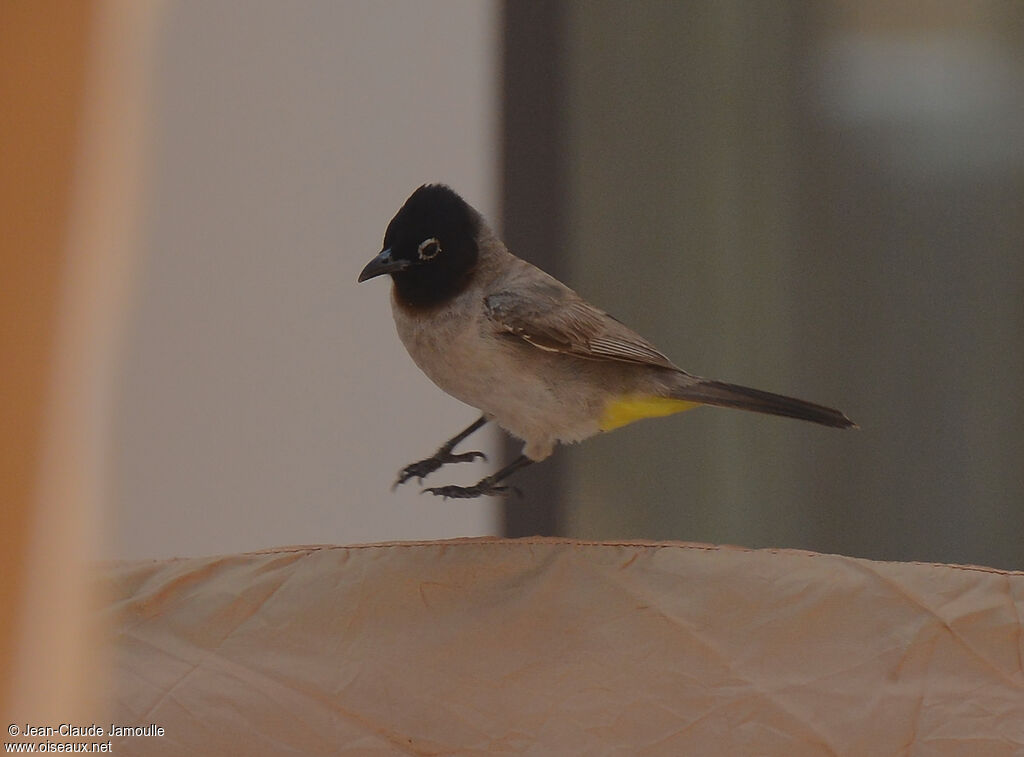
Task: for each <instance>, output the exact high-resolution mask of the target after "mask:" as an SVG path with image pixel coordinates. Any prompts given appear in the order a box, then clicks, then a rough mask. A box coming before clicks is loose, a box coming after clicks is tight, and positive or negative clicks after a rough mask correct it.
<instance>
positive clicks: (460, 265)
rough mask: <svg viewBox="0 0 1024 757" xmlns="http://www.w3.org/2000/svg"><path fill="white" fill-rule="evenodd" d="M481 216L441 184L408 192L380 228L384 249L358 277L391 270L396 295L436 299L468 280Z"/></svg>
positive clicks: (416, 301) (426, 302)
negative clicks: (405, 197) (385, 228)
mask: <svg viewBox="0 0 1024 757" xmlns="http://www.w3.org/2000/svg"><path fill="white" fill-rule="evenodd" d="M479 230H480V221H479V216H478V215H477V213H476V211H474V210H473V209H472V208H471V207H470V206H469V205H467V204H466V201H465V200H463V199H462V198H461V197H459V196H458V195H457V194H455V192H453V191H452V190H451V189H449V188H448V187H446V186H444V185H443V184H424V185H423V186H422V187H420V188H419V189H417V190H416V191H415V192H413V193H412V196H411V197H409V199H408V200H406V201H405V205H403V206H402V208H401V210H399V211H398V213H396V214H395V217H394V218H392V219H391V223H389V224H388V230H387V231H386V232H385V233H384V250H383V251H382V252H381V253H380V254H379V255H378V256H377V257H375V258H374V259H373V260H371V261H370V262H369V263H368V264H367V265H366V267H365V268H364V269H363V272H362V273H360V274H359V280H360V281H366V280H367V279H372V278H373V277H374V276H381V275H383V274H385V273H389V274H391V278H392V279H393V280H394V282H395V289H396V292H397V295H398V297H399V300H400V301H401V302H402V303H404V304H406V305H410V306H413V307H430V306H433V305H439V304H441V303H443V302H445V301H446V300H448V299H450V298H451V297H454V296H455V295H456V294H458V293H459V292H460V291H462V289H463V288H465V286H466V284H467V283H468V281H469V277H470V275H471V274H472V272H473V268H474V267H475V266H476V261H477V258H478V256H479V251H478V248H477V239H476V238H477V233H478V232H479Z"/></svg>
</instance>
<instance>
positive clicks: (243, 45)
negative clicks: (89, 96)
mask: <svg viewBox="0 0 1024 757" xmlns="http://www.w3.org/2000/svg"><path fill="white" fill-rule="evenodd" d="M165 10H166V12H165V14H164V23H163V26H162V28H161V30H160V37H159V40H158V50H157V64H156V68H155V71H154V75H153V82H154V93H153V94H154V112H153V123H154V134H153V144H154V152H153V154H152V156H151V161H150V162H151V165H152V171H151V174H150V177H149V183H148V186H147V193H146V194H147V198H148V207H147V211H146V213H145V228H144V239H143V242H144V256H145V257H144V261H143V270H142V276H141V280H140V283H139V287H138V290H137V297H136V301H135V310H134V313H133V319H132V324H131V333H130V339H129V343H128V349H127V361H126V367H125V370H124V373H123V380H122V386H121V394H120V399H119V404H118V406H117V408H116V414H117V431H118V434H117V437H118V449H117V468H116V480H117V483H118V488H119V492H118V503H119V515H118V517H117V520H116V523H115V524H114V528H113V530H112V536H113V539H112V543H111V545H110V552H111V554H113V555H116V556H132V557H134V556H168V555H186V554H204V553H222V552H234V551H239V550H252V549H258V548H261V547H268V546H273V545H283V544H294V543H318V542H336V543H357V542H365V541H374V540H387V539H400V538H401V539H416V538H431V537H451V536H459V535H463V534H474V535H478V534H486V533H493V532H494V531H495V529H496V528H497V525H496V523H497V522H496V512H495V507H496V505H495V503H494V502H493V501H482V502H455V501H453V502H443V501H440V500H437V499H434V498H428V497H421V496H420V495H419V487H418V486H416V485H415V483H413V484H409V485H406V486H405V487H403V488H402V489H401V490H399V491H398V492H396V493H392V492H391V491H389V487H390V485H391V483H392V482H393V480H394V477H395V474H396V473H397V471H398V470H399V469H400V468H401V467H402V466H404V465H405V464H406V463H409V462H412V461H414V460H417V459H420V458H422V457H426V456H427V455H429V454H430V453H432V452H433V450H434V449H435V448H436V447H437V446H438V445H439V444H440V443H441V442H442V441H444V440H445V439H447V438H448V437H450V436H451V435H453V434H454V433H455V432H456V431H458V430H460V429H461V428H463V427H464V426H465V425H467V424H468V423H469V422H470V421H472V420H473V419H474V418H475V417H476V412H475V411H474V410H472V409H470V408H467V407H465V406H463V405H461V404H460V403H458V402H456V401H455V400H452V399H450V398H448V397H446V396H445V395H443V394H442V393H441V392H440V391H439V390H438V389H436V388H435V387H434V386H433V385H432V384H431V383H430V382H429V380H427V379H426V378H425V377H423V376H422V374H420V372H419V371H418V369H416V368H415V366H414V365H413V364H412V362H411V360H410V359H409V358H408V357H407V355H406V353H405V350H404V349H403V348H402V346H401V344H400V343H399V341H398V338H397V336H396V335H395V332H394V326H393V324H392V320H391V314H390V306H389V288H390V287H389V283H388V282H387V281H386V280H374V281H371V282H368V283H366V284H363V285H357V284H356V276H357V275H358V273H359V271H360V269H361V268H362V266H363V265H364V264H365V263H366V262H367V261H368V260H369V259H370V258H371V257H372V256H373V255H375V254H376V253H377V252H378V251H379V250H380V243H381V240H382V238H383V235H384V229H385V227H386V225H387V223H388V221H389V220H390V219H391V216H392V215H393V214H394V212H395V211H396V210H397V209H398V208H399V207H400V205H401V204H402V202H404V200H405V198H406V197H407V196H408V195H409V194H410V193H411V192H412V191H413V190H414V189H415V188H416V187H417V186H419V185H420V184H422V183H424V182H429V181H444V182H447V183H450V184H452V186H454V187H455V188H456V189H457V190H458V191H460V192H461V193H463V194H464V195H465V196H466V198H467V199H469V200H470V201H471V202H473V203H474V204H475V205H476V206H477V207H479V208H480V209H481V210H482V211H483V212H485V213H486V214H488V215H489V216H491V217H492V218H493V217H494V216H495V213H496V211H497V209H498V202H497V200H498V192H497V186H496V182H497V179H496V171H497V161H498V157H497V145H496V142H497V115H496V114H497V104H498V94H497V91H496V90H497V76H498V56H497V45H496V42H497V5H496V3H495V2H477V1H476V0H444V1H443V2H431V3H419V2H414V1H412V0H409V1H401V2H395V1H392V2H370V1H369V0H366V1H364V2H350V1H346V2H334V1H333V0H315V1H314V0H306V1H305V2H302V3H279V2H271V1H270V0H256V1H255V2H246V3H238V2H226V1H214V2H210V1H209V0H202V1H199V0H179V1H177V2H173V3H168V4H167V7H166V9H165ZM496 220H497V219H496ZM491 433H493V432H489V431H486V430H485V431H483V432H481V433H480V435H479V436H478V437H475V438H474V441H475V442H476V446H475V447H474V448H479V447H480V445H481V444H482V445H483V449H485V450H486V451H488V452H491V453H494V452H495V442H494V438H493V437H492V436H489V434H491ZM492 457H493V454H492ZM485 472H486V471H485V469H484V468H483V467H482V466H481V465H480V464H474V465H472V466H463V470H458V469H457V470H455V471H452V473H451V474H449V473H448V472H447V471H446V472H445V476H446V479H445V480H446V481H451V482H470V481H474V480H476V478H478V477H479V476H481V475H484V474H485Z"/></svg>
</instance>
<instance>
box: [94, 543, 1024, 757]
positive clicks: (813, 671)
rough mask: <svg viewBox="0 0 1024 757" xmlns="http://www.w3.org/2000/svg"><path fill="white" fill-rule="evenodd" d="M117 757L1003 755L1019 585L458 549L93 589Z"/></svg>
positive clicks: (634, 547)
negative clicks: (97, 594)
mask: <svg viewBox="0 0 1024 757" xmlns="http://www.w3.org/2000/svg"><path fill="white" fill-rule="evenodd" d="M103 582H104V583H105V584H107V585H108V587H109V588H110V589H111V591H112V592H113V597H112V599H111V601H110V604H109V607H108V608H107V609H106V610H105V611H104V612H105V614H106V616H107V617H106V619H107V620H109V621H110V622H111V624H112V628H113V639H112V643H113V653H112V654H113V659H114V663H115V676H116V677H115V688H116V700H115V706H114V710H115V712H114V722H115V723H122V724H137V725H146V724H153V725H155V726H159V727H162V728H163V729H164V735H163V736H133V737H126V738H120V739H118V738H114V739H113V751H114V753H117V754H125V755H127V754H147V755H170V754H174V755H178V754H211V755H212V754H219V755H231V754H250V755H261V754H304V755H321V754H322V755H327V754H390V753H399V754H418V755H420V754H422V755H435V754H484V753H493V754H556V755H576V754H622V755H632V754H650V755H661V754H664V755H780V756H782V755H786V756H787V757H791V756H792V755H1021V754H1024V669H1022V658H1024V634H1022V626H1021V618H1022V617H1024V574H1021V573H1008V572H1001V571H997V570H990V569H986V568H975V567H961V566H950V565H926V564H914V563H911V564H905V563H880V562H871V561H868V560H859V559H852V558H846V557H836V556H830V555H820V554H812V553H807V552H796V551H788V550H760V551H755V550H746V549H738V548H727V547H711V546H705V545H698V544H679V543H624V544H597V543H586V542H575V541H567V540H558V539H540V538H534V539H521V540H499V539H473V540H457V541H444V542H428V543H398V544H378V545H367V546H350V547H330V546H318V547H290V548H282V549H277V550H272V551H268V552H260V553H254V554H242V555H231V556H226V557H211V558H201V559H178V560H168V561H160V562H136V563H128V564H117V565H111V566H107V567H106V568H105V569H104V571H103Z"/></svg>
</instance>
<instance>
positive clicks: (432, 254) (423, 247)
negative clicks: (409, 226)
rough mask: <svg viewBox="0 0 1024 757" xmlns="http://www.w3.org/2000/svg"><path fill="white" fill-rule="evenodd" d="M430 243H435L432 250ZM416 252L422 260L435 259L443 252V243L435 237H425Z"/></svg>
mask: <svg viewBox="0 0 1024 757" xmlns="http://www.w3.org/2000/svg"><path fill="white" fill-rule="evenodd" d="M430 245H434V248H433V249H432V250H431V249H430ZM416 252H417V253H419V256H420V260H433V259H434V258H436V257H437V254H438V253H439V252H441V243H440V242H438V241H437V239H435V238H434V237H431V238H430V239H424V240H423V241H422V242H420V246H419V248H418V249H417V250H416Z"/></svg>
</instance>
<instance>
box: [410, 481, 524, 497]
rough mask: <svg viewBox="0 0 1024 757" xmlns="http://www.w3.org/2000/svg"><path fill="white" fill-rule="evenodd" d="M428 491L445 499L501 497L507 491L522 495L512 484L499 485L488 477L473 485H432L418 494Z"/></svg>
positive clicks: (518, 495)
mask: <svg viewBox="0 0 1024 757" xmlns="http://www.w3.org/2000/svg"><path fill="white" fill-rule="evenodd" d="M427 492H430V493H431V494H433V495H434V496H436V497H444V498H445V499H449V498H451V499H475V498H476V497H484V496H487V497H502V496H505V495H507V494H509V493H514V494H515V495H516V496H517V497H521V496H522V492H520V491H519V489H517V488H516V487H514V486H499V485H498V483H497V482H495V481H491V480H489V479H486V478H485V479H484V480H483V481H480V482H478V483H476V484H474V485H473V486H432V487H430V488H428V489H424V490H423V491H422V492H420V494H426V493H427Z"/></svg>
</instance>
